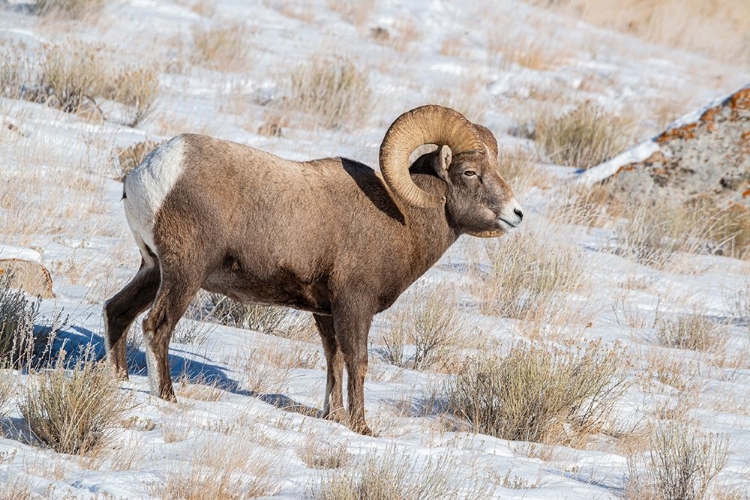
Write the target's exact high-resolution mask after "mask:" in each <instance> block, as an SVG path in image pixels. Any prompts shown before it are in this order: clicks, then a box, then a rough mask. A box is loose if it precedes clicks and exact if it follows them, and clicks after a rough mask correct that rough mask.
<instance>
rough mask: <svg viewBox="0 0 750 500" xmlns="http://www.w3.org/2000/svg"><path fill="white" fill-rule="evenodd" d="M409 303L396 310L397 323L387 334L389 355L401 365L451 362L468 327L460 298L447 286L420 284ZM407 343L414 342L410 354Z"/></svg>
mask: <svg viewBox="0 0 750 500" xmlns="http://www.w3.org/2000/svg"><path fill="white" fill-rule="evenodd" d="M409 297H410V300H409V303H408V304H407V305H406V306H405V307H403V308H401V309H400V310H398V311H397V312H396V313H395V314H394V319H393V327H392V328H390V329H389V330H387V331H386V333H385V334H384V336H383V342H384V348H385V349H384V351H385V356H386V359H387V360H388V362H389V363H392V364H394V365H396V366H400V367H409V368H412V369H414V370H426V369H429V368H433V367H435V366H436V365H445V364H447V363H448V362H449V360H448V359H447V358H448V355H449V351H450V350H451V347H453V348H454V349H455V347H456V343H458V342H460V337H461V332H462V331H463V329H464V325H463V322H462V321H461V317H460V314H459V309H458V301H457V300H456V298H455V296H454V295H453V294H452V293H449V291H448V290H447V289H446V288H439V289H436V290H430V289H428V288H427V287H426V286H424V285H423V286H418V287H416V288H415V289H414V290H413V291H412V292H411V293H410V295H409ZM407 344H411V345H413V346H414V352H413V354H412V355H410V356H407V355H406V353H405V352H404V351H405V347H406V346H407Z"/></svg>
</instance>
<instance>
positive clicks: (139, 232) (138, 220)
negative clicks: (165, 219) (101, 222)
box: [124, 136, 185, 265]
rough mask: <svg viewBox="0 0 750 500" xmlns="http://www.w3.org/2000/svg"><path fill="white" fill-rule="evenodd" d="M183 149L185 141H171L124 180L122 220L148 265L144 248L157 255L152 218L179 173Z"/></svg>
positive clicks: (152, 153) (148, 260) (147, 157)
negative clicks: (126, 222) (123, 216)
mask: <svg viewBox="0 0 750 500" xmlns="http://www.w3.org/2000/svg"><path fill="white" fill-rule="evenodd" d="M184 149H185V139H184V138H183V137H182V136H177V137H175V138H173V139H172V140H170V141H169V142H167V143H166V144H163V145H161V146H159V147H158V148H156V149H155V150H153V151H152V152H151V153H149V154H148V156H146V158H145V159H144V160H143V163H141V164H140V165H139V166H138V167H136V168H135V169H134V170H133V171H132V172H131V173H130V174H129V175H128V176H127V178H126V179H125V201H124V204H125V217H126V219H127V221H128V225H129V226H130V230H131V231H132V232H133V236H134V237H135V241H136V243H138V246H139V247H140V250H141V255H142V256H143V258H144V260H145V261H146V263H147V264H149V265H153V264H154V262H153V260H152V259H151V257H150V256H149V253H148V250H147V249H146V248H145V247H144V245H147V246H148V248H150V249H151V251H153V252H154V253H156V255H157V256H158V249H157V248H156V246H155V245H154V219H155V218H156V214H157V212H158V211H159V209H160V208H161V206H162V204H163V203H164V199H165V198H166V197H167V195H168V194H169V192H170V191H171V190H172V188H173V187H174V185H175V183H176V182H177V179H178V178H179V177H180V175H181V174H182V171H183V163H182V160H183V151H184Z"/></svg>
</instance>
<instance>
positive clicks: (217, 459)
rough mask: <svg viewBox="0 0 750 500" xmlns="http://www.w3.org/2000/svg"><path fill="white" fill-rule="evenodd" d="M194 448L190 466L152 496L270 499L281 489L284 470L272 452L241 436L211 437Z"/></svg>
mask: <svg viewBox="0 0 750 500" xmlns="http://www.w3.org/2000/svg"><path fill="white" fill-rule="evenodd" d="M202 441H203V442H200V443H199V444H198V446H196V447H194V448H193V454H192V456H191V457H190V461H189V463H188V464H187V465H183V466H180V467H178V468H175V469H172V470H168V471H166V473H165V474H164V477H163V479H162V480H161V481H159V482H156V483H153V484H152V485H151V488H150V491H149V493H150V494H152V495H154V496H156V497H159V498H179V499H181V500H203V499H207V498H211V499H216V500H239V499H244V498H256V497H269V496H273V495H275V494H276V493H277V492H278V491H279V489H280V478H281V477H282V470H283V469H282V467H281V463H280V460H279V459H278V457H276V456H275V454H273V453H270V452H269V450H267V449H263V448H260V447H259V446H258V445H257V444H255V443H253V444H252V445H251V446H250V447H248V443H247V441H246V440H245V439H243V438H242V437H240V436H223V435H212V436H210V437H208V438H204V439H203V440H202Z"/></svg>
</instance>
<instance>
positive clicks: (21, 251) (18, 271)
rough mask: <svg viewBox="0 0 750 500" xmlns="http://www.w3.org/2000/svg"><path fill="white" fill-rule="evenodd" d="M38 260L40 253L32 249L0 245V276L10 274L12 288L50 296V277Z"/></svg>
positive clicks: (36, 294)
mask: <svg viewBox="0 0 750 500" xmlns="http://www.w3.org/2000/svg"><path fill="white" fill-rule="evenodd" d="M40 261H41V255H39V253H38V252H35V251H34V250H31V249H28V248H20V247H12V246H9V245H0V278H2V277H5V276H7V275H10V276H11V279H10V286H11V287H12V288H19V289H21V290H23V291H24V292H26V293H28V294H30V295H34V296H40V297H42V298H45V299H48V298H52V297H54V294H53V293H52V277H51V276H50V274H49V271H48V270H47V269H46V268H45V267H44V266H43V265H42V264H41V262H40Z"/></svg>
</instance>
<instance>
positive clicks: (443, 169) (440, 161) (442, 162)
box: [433, 145, 453, 180]
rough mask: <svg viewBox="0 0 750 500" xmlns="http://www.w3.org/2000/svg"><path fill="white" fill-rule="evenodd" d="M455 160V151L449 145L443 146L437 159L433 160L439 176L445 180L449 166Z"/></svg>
mask: <svg viewBox="0 0 750 500" xmlns="http://www.w3.org/2000/svg"><path fill="white" fill-rule="evenodd" d="M452 161H453V152H452V151H451V148H449V147H448V146H445V145H444V146H441V147H440V149H439V150H438V154H437V156H435V161H434V162H433V168H434V169H435V173H436V174H437V176H438V177H440V178H441V179H443V180H445V179H447V178H448V168H450V166H451V162H452Z"/></svg>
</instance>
